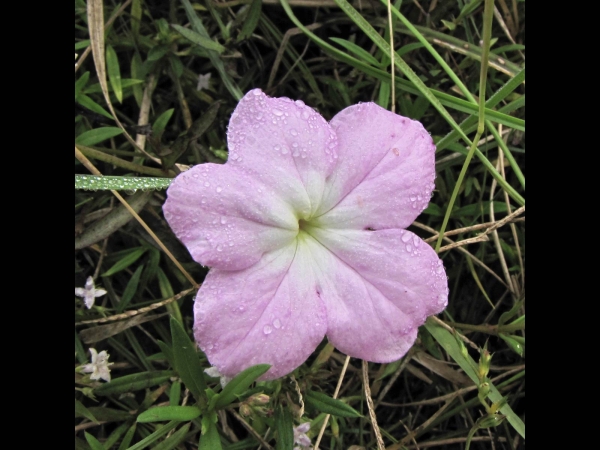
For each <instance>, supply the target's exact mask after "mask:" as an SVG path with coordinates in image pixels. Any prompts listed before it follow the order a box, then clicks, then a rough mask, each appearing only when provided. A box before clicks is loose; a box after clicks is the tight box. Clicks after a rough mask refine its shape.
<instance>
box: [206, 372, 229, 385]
mask: <svg viewBox="0 0 600 450" xmlns="http://www.w3.org/2000/svg"><path fill="white" fill-rule="evenodd" d="M204 373H205V374H206V375H208V376H209V377H212V378H219V382H220V383H221V388H224V387H225V386H227V383H229V382H230V381H231V378H230V377H226V376H225V375H221V372H219V370H218V369H217V368H216V367H209V368H208V369H204Z"/></svg>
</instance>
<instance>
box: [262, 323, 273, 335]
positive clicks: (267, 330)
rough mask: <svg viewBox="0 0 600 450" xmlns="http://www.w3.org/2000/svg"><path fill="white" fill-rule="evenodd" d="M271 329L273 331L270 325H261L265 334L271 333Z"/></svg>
mask: <svg viewBox="0 0 600 450" xmlns="http://www.w3.org/2000/svg"><path fill="white" fill-rule="evenodd" d="M272 331H273V328H271V326H270V325H265V326H264V327H263V333H265V334H271V332H272Z"/></svg>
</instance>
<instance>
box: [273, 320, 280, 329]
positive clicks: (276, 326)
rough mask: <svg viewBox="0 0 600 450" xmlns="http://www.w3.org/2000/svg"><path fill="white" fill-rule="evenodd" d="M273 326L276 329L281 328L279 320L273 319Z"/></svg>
mask: <svg viewBox="0 0 600 450" xmlns="http://www.w3.org/2000/svg"><path fill="white" fill-rule="evenodd" d="M273 326H274V327H275V328H277V329H279V328H281V321H280V320H279V319H275V320H274V321H273Z"/></svg>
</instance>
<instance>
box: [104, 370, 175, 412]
mask: <svg viewBox="0 0 600 450" xmlns="http://www.w3.org/2000/svg"><path fill="white" fill-rule="evenodd" d="M174 375H175V373H174V372H173V371H171V370H156V371H152V372H140V373H134V374H132V375H125V376H124V377H120V378H114V379H113V380H111V381H110V382H109V383H105V384H103V385H102V386H99V387H97V388H95V389H94V391H93V392H94V394H95V395H113V394H122V393H124V392H133V391H139V390H141V389H146V388H148V387H152V386H156V385H158V384H162V383H164V382H165V381H169V379H170V378H171V377H172V376H174ZM94 415H97V414H94Z"/></svg>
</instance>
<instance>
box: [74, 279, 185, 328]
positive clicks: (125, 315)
mask: <svg viewBox="0 0 600 450" xmlns="http://www.w3.org/2000/svg"><path fill="white" fill-rule="evenodd" d="M194 289H195V288H190V289H186V290H185V291H181V292H180V293H179V294H177V295H175V296H173V297H171V298H167V299H165V300H162V301H160V302H156V303H152V304H151V305H149V306H145V307H143V308H140V309H136V310H132V311H127V312H124V313H121V314H115V315H114V316H109V317H102V318H101V319H94V320H82V321H81V322H77V323H75V325H86V324H91V323H106V322H114V321H116V320H123V319H129V318H130V317H133V316H137V315H138V314H144V313H147V312H148V311H152V310H153V309H157V308H160V307H161V306H166V305H168V304H169V303H173V302H175V301H177V300H179V299H180V298H182V297H185V296H186V295H188V294H189V293H190V292H192V291H193V290H194Z"/></svg>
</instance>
